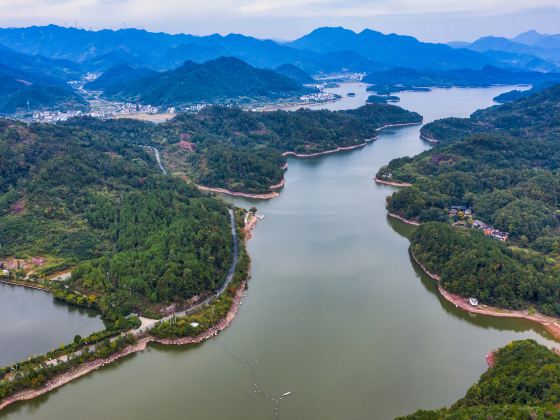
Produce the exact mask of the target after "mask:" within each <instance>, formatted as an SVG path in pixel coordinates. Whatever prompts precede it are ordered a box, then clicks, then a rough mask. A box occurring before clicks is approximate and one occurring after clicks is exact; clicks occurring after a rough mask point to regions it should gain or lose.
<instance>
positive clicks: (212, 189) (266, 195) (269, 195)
mask: <svg viewBox="0 0 560 420" xmlns="http://www.w3.org/2000/svg"><path fill="white" fill-rule="evenodd" d="M282 169H283V170H284V171H286V170H287V169H288V162H286V163H285V164H284V165H283V166H282ZM284 184H285V179H284V177H282V180H281V181H280V182H279V183H278V184H272V185H271V186H270V187H268V188H270V189H271V190H277V189H280V188H284ZM195 185H196V187H197V188H198V189H199V190H201V191H209V192H214V193H220V194H226V195H230V196H232V197H245V198H253V199H257V200H270V199H271V198H274V197H278V196H279V195H280V193H279V192H277V191H271V192H269V193H262V194H252V193H245V192H241V191H231V190H228V189H227V188H218V187H207V186H205V185H198V184H195Z"/></svg>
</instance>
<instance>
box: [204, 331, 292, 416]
mask: <svg viewBox="0 0 560 420" xmlns="http://www.w3.org/2000/svg"><path fill="white" fill-rule="evenodd" d="M215 343H216V344H217V345H218V346H220V347H221V348H222V350H224V351H225V352H226V354H228V355H229V356H230V357H231V358H232V359H234V360H237V361H238V362H240V363H242V364H244V365H245V366H247V367H248V368H249V373H250V377H251V383H252V384H253V386H252V388H253V392H250V391H249V392H248V393H247V395H251V394H257V395H259V396H260V397H262V398H264V399H265V400H267V401H270V402H271V403H272V404H273V407H274V419H275V420H280V407H279V405H280V401H281V400H283V399H284V396H282V397H280V398H277V397H276V396H275V395H274V394H268V393H267V392H265V391H264V389H263V388H262V387H261V386H260V385H259V384H258V382H257V364H258V363H259V361H258V360H255V361H254V362H250V361H249V360H247V359H244V358H243V357H241V356H239V355H237V354H235V353H234V352H233V351H231V350H230V349H229V348H228V347H227V346H226V345H225V344H224V343H222V342H221V341H215Z"/></svg>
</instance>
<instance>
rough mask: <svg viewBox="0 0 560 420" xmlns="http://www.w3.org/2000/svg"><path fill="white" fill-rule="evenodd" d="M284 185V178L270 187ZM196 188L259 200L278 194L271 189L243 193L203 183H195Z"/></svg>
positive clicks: (268, 198)
mask: <svg viewBox="0 0 560 420" xmlns="http://www.w3.org/2000/svg"><path fill="white" fill-rule="evenodd" d="M283 186H284V180H282V182H280V183H278V184H276V185H273V186H271V187H270V188H282V187H283ZM197 188H198V189H199V190H202V191H209V192H215V193H220V194H226V195H231V196H233V197H245V198H256V199H259V200H270V199H271V198H274V197H278V196H279V195H280V194H279V193H278V192H276V191H271V192H269V193H266V194H251V193H244V192H239V191H231V190H228V189H225V188H214V187H206V186H204V185H197Z"/></svg>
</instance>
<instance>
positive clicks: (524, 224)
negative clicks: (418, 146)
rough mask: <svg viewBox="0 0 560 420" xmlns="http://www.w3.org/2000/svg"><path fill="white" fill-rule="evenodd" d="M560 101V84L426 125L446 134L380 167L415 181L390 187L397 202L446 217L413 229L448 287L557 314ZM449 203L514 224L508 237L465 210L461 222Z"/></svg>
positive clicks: (489, 220)
mask: <svg viewBox="0 0 560 420" xmlns="http://www.w3.org/2000/svg"><path fill="white" fill-rule="evenodd" d="M559 109H560V86H555V87H553V88H550V89H547V90H545V91H542V92H540V93H537V94H536V95H533V96H530V97H527V98H524V99H521V100H518V101H514V102H511V103H508V104H505V105H502V106H497V107H492V108H489V109H487V110H482V111H477V112H475V113H474V114H473V115H472V116H471V118H470V119H445V120H441V121H436V122H435V123H432V124H428V126H426V129H425V130H423V132H424V134H426V133H428V134H429V135H430V136H435V137H436V138H437V139H438V140H441V141H440V143H438V144H437V145H436V146H435V147H434V148H433V149H431V150H429V151H427V152H424V153H422V154H420V155H418V156H416V157H414V158H401V159H396V160H393V161H392V162H391V163H390V164H389V165H388V166H386V167H384V168H382V169H381V170H380V171H379V173H378V175H377V176H378V177H379V178H382V179H391V180H395V181H401V182H410V183H412V184H413V186H412V187H410V188H405V189H402V190H400V191H398V192H396V193H394V194H393V195H392V196H391V197H388V200H387V207H388V209H389V211H390V212H393V213H397V214H399V215H401V216H403V217H405V218H408V219H415V220H418V221H421V222H429V221H443V222H447V224H444V223H440V224H428V225H427V226H421V227H420V228H419V229H418V231H417V233H416V234H415V236H414V238H413V251H414V253H415V255H417V256H418V258H419V259H420V261H421V262H422V263H423V264H426V265H427V266H428V268H429V269H432V270H434V271H435V272H437V273H440V274H442V284H443V286H444V287H445V288H446V289H448V290H450V291H452V292H455V293H458V294H461V295H463V296H475V297H477V298H479V300H481V301H482V302H484V303H488V304H491V305H496V306H500V307H506V308H521V307H523V308H526V307H528V306H535V307H536V308H538V309H539V310H540V311H542V312H544V313H547V314H551V315H556V316H558V315H560V306H559V304H558V302H559V301H560V271H559V267H558V264H557V258H558V255H559V254H560V177H559V172H558V170H559V167H558V162H560V143H559V142H558V139H559V133H560V132H559V129H560V120H559V119H558V112H559ZM448 128H452V129H453V130H448ZM483 131H484V132H483ZM473 132H474V133H478V134H475V135H472V133H473ZM443 133H447V134H446V135H445V136H443V135H442V134H443ZM440 135H441V137H439V136H440ZM452 206H464V207H465V208H470V209H471V210H472V211H473V212H474V217H473V218H474V219H478V220H480V221H482V222H484V223H486V224H488V225H491V226H493V227H494V228H497V229H499V230H500V231H503V232H507V233H509V239H508V241H507V244H508V245H510V247H506V246H505V245H503V244H499V243H498V242H497V241H496V240H495V239H493V238H488V237H483V235H482V232H481V231H482V229H480V230H477V229H469V227H470V226H471V224H472V223H473V218H469V217H466V216H463V214H460V213H458V216H459V224H461V225H462V226H463V228H460V227H456V228H451V227H450V226H448V224H449V222H450V220H451V221H456V220H457V215H455V216H448V212H449V210H450V209H451V207H452Z"/></svg>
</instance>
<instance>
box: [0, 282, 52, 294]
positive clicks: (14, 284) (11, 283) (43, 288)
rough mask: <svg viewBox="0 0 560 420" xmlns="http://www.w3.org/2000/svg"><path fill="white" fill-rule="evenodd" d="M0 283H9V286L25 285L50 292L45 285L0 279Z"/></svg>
mask: <svg viewBox="0 0 560 420" xmlns="http://www.w3.org/2000/svg"><path fill="white" fill-rule="evenodd" d="M0 283H4V284H9V285H11V286H20V287H27V288H28V289H34V290H41V291H43V292H47V293H51V291H50V290H49V289H47V288H46V287H39V286H32V285H30V284H26V283H18V282H13V281H8V280H0Z"/></svg>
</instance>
